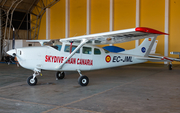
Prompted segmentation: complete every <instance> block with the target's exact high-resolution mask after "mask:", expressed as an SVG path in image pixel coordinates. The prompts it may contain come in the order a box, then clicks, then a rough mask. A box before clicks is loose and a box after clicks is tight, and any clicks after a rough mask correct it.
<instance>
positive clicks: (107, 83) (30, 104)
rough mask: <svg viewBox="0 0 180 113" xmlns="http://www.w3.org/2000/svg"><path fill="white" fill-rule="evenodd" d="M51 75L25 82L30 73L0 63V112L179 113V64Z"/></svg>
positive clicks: (47, 72) (142, 65) (50, 72)
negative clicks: (61, 76) (83, 80)
mask: <svg viewBox="0 0 180 113" xmlns="http://www.w3.org/2000/svg"><path fill="white" fill-rule="evenodd" d="M55 73H56V72H53V71H43V72H42V74H43V76H42V77H41V76H37V78H38V83H37V85H36V86H29V85H28V84H27V82H26V80H27V78H28V77H29V76H31V75H32V74H33V71H31V70H27V69H24V68H22V67H17V66H16V65H15V64H13V65H7V64H2V63H0V113H180V65H173V70H168V67H167V65H162V64H137V65H131V66H123V67H116V68H110V69H103V70H96V71H87V72H82V74H83V75H86V76H88V77H89V80H90V82H89V84H88V86H86V87H82V86H80V85H79V84H78V82H77V80H78V77H79V74H78V73H77V72H66V76H65V78H64V79H63V80H56V79H55Z"/></svg>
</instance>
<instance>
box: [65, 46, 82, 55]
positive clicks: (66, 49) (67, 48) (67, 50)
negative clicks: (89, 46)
mask: <svg viewBox="0 0 180 113" xmlns="http://www.w3.org/2000/svg"><path fill="white" fill-rule="evenodd" d="M76 47H77V46H74V45H72V49H71V52H73V51H74V50H75V49H76ZM64 52H70V45H66V46H65V48H64ZM76 53H80V50H78V51H77V52H76Z"/></svg>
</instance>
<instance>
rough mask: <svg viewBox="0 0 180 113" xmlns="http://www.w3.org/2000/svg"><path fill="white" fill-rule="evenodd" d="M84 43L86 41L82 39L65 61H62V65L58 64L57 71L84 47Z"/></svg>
mask: <svg viewBox="0 0 180 113" xmlns="http://www.w3.org/2000/svg"><path fill="white" fill-rule="evenodd" d="M86 42H88V40H87V39H82V41H81V43H80V44H79V45H78V47H77V48H76V49H75V50H74V51H73V52H72V53H71V54H70V55H69V56H68V57H67V59H65V60H64V62H63V63H62V64H60V65H59V66H57V67H56V68H57V69H61V68H62V67H63V65H64V64H65V63H66V62H67V61H68V60H69V59H70V58H71V57H72V56H73V55H74V54H75V53H76V52H77V51H78V50H79V49H80V48H81V47H82V46H83V45H84V44H86Z"/></svg>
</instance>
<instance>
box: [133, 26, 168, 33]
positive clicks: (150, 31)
mask: <svg viewBox="0 0 180 113" xmlns="http://www.w3.org/2000/svg"><path fill="white" fill-rule="evenodd" d="M135 31H139V32H145V33H153V34H160V35H169V34H168V33H164V32H161V31H158V30H155V29H151V28H147V27H137V28H135Z"/></svg>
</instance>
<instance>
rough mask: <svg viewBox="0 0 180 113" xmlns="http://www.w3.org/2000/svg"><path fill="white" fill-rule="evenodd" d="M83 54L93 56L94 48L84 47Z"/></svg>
mask: <svg viewBox="0 0 180 113" xmlns="http://www.w3.org/2000/svg"><path fill="white" fill-rule="evenodd" d="M83 53H84V54H91V53H92V48H91V47H83Z"/></svg>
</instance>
